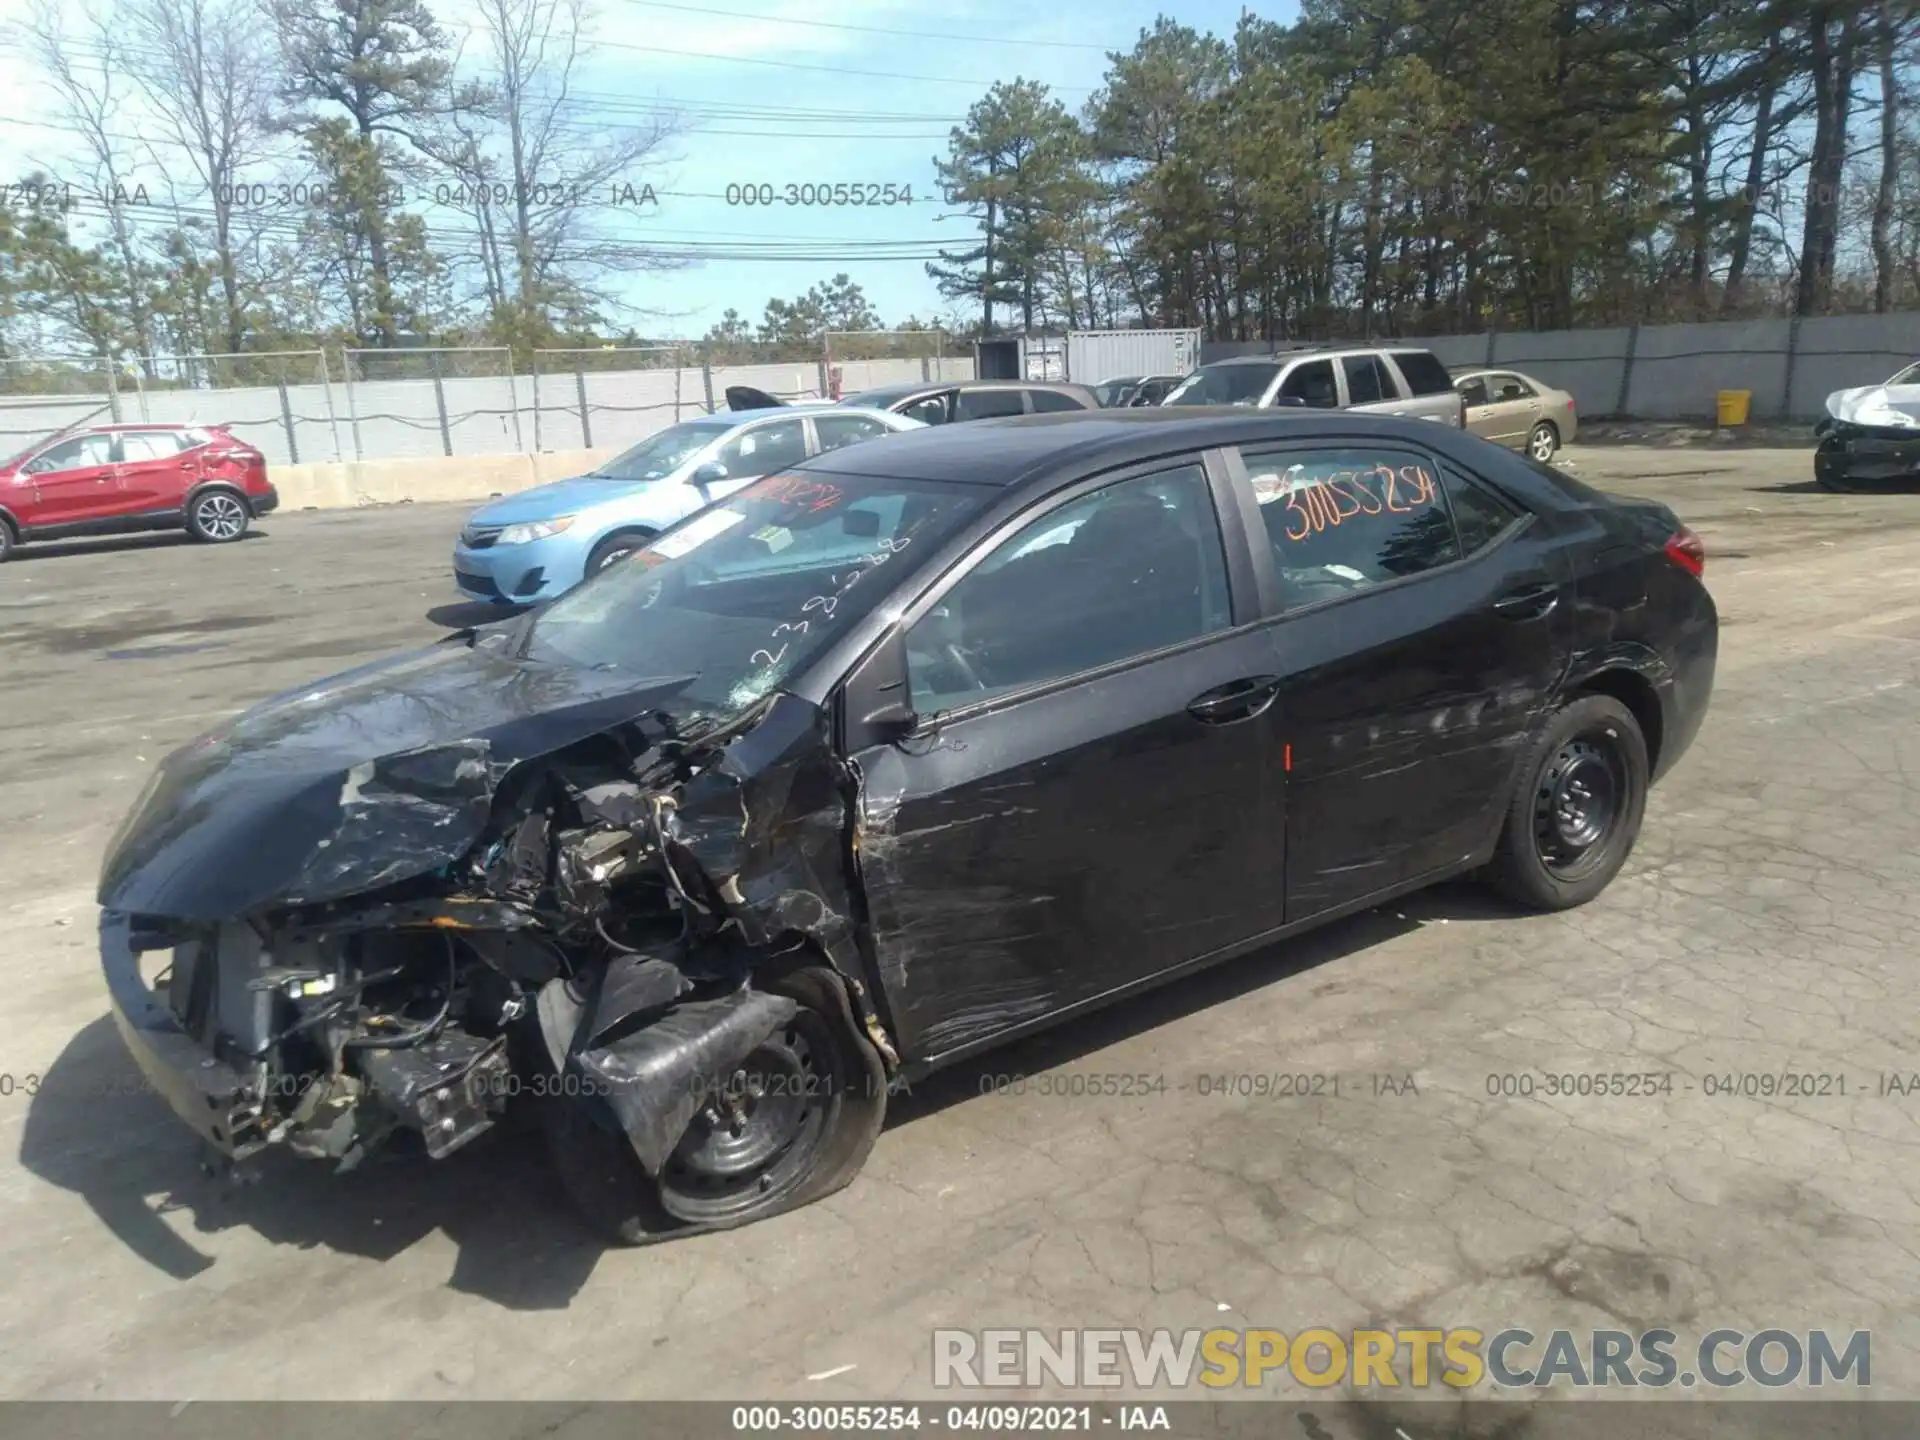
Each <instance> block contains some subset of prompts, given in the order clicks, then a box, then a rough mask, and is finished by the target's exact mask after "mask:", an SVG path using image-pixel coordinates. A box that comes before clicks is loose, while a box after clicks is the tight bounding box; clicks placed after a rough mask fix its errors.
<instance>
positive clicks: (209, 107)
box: [123, 0, 275, 352]
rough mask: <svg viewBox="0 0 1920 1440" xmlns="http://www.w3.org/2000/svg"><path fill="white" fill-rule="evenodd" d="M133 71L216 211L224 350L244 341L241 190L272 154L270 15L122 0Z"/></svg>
mask: <svg viewBox="0 0 1920 1440" xmlns="http://www.w3.org/2000/svg"><path fill="white" fill-rule="evenodd" d="M123 4H124V9H123V13H124V15H125V17H126V22H127V27H128V34H129V35H130V36H131V37H132V40H133V42H134V43H133V45H132V46H131V47H130V49H131V51H132V55H133V62H132V70H133V74H134V77H135V78H136V79H137V80H138V81H139V83H140V88H141V90H142V91H143V92H144V94H145V96H146V99H147V102H148V103H149V104H150V105H151V106H152V107H153V110H154V112H155V114H156V115H157V116H158V118H159V121H160V125H161V128H162V129H163V130H164V131H165V138H166V139H167V140H168V141H170V142H171V143H172V144H173V145H175V146H177V147H178V148H179V149H180V150H181V151H183V152H184V153H185V154H186V156H187V158H188V160H189V162H190V163H191V164H192V166H193V168H194V172H195V173H196V174H197V175H198V176H199V178H200V183H201V185H202V186H203V187H204V188H205V191H206V194H207V198H208V203H209V205H210V207H211V209H212V212H213V247H214V266H215V270H216V271H217V273H218V275H219V280H220V294H221V317H220V318H221V326H220V331H221V333H222V335H223V338H224V342H225V345H226V348H227V350H228V351H230V352H235V351H239V350H240V349H242V348H243V347H244V345H245V342H246V334H247V314H246V311H247V307H246V304H245V302H244V301H243V299H242V297H241V281H240V272H239V264H238V260H237V255H238V253H239V251H240V250H241V248H242V240H241V237H240V236H238V235H236V233H235V231H236V225H235V219H236V217H235V213H234V196H235V189H236V186H237V184H238V182H239V180H240V178H241V177H242V176H243V175H244V174H245V173H246V171H247V169H248V167H249V166H251V165H253V164H255V163H256V162H258V161H260V160H262V159H264V158H265V157H266V154H267V150H268V144H269V136H270V133H271V129H270V127H271V124H272V119H271V113H272V101H273V97H274V91H275V76H274V73H273V69H272V66H271V64H270V62H269V60H268V58H267V57H269V56H271V55H272V53H273V49H272V36H271V34H270V33H269V32H268V30H267V27H266V23H265V17H264V16H263V15H262V14H261V12H260V10H259V8H258V7H257V6H256V5H255V4H253V3H252V0H123Z"/></svg>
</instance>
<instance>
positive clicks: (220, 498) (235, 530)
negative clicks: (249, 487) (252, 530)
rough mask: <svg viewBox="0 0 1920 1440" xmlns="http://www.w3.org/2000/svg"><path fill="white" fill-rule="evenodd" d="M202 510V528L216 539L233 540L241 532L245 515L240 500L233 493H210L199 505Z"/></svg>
mask: <svg viewBox="0 0 1920 1440" xmlns="http://www.w3.org/2000/svg"><path fill="white" fill-rule="evenodd" d="M197 508H198V509H199V511H200V528H201V530H203V531H204V532H205V533H206V534H208V535H210V536H212V537H213V538H214V539H215V540H231V539H233V537H234V536H236V535H238V534H239V533H240V527H241V525H243V524H244V523H245V519H246V517H245V515H244V513H243V512H242V511H241V509H240V502H239V501H238V500H235V499H234V498H233V497H232V496H231V495H209V496H207V498H206V499H204V500H202V501H201V502H200V504H199V506H198V507H197Z"/></svg>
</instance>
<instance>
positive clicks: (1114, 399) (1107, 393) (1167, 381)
mask: <svg viewBox="0 0 1920 1440" xmlns="http://www.w3.org/2000/svg"><path fill="white" fill-rule="evenodd" d="M1186 378H1187V377H1186V376H1184V375H1123V376H1121V377H1120V378H1119V379H1117V380H1102V381H1101V382H1100V383H1099V384H1098V385H1095V386H1094V387H1093V394H1094V398H1095V399H1096V400H1098V401H1099V402H1100V404H1101V407H1102V408H1103V409H1109V410H1113V409H1119V408H1121V407H1122V406H1126V405H1158V404H1159V403H1160V402H1161V401H1162V400H1164V399H1166V398H1167V396H1168V395H1169V394H1170V393H1171V392H1172V391H1173V389H1174V387H1175V386H1177V385H1178V384H1179V383H1180V382H1181V381H1182V380H1184V379H1186Z"/></svg>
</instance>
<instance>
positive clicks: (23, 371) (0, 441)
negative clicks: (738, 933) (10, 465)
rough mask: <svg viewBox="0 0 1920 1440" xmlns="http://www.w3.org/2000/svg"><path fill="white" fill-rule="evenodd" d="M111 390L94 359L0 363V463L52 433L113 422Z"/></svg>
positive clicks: (66, 357)
mask: <svg viewBox="0 0 1920 1440" xmlns="http://www.w3.org/2000/svg"><path fill="white" fill-rule="evenodd" d="M111 388H112V387H111V381H110V378H109V372H108V367H107V363H106V361H105V360H103V359H102V358H101V357H100V356H98V355H35V356H29V357H25V358H18V359H14V358H5V359H0V458H5V457H8V456H11V455H13V454H14V453H15V452H16V451H19V450H23V449H25V448H27V447H28V446H30V445H32V444H33V443H34V442H35V441H37V440H39V439H40V437H42V436H44V435H47V434H49V433H50V432H56V431H60V430H64V429H67V428H68V427H69V426H74V427H77V426H81V425H102V424H107V423H109V422H111V421H112V420H113V419H114V418H115V416H114V406H113V398H112V394H111Z"/></svg>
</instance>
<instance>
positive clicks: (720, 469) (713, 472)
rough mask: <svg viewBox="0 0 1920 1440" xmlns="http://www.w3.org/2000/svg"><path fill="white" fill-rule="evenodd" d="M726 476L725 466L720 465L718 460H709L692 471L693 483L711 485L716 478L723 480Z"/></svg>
mask: <svg viewBox="0 0 1920 1440" xmlns="http://www.w3.org/2000/svg"><path fill="white" fill-rule="evenodd" d="M726 478H727V467H726V466H724V465H722V464H721V463H720V462H719V461H718V460H709V461H707V463H706V464H704V465H702V466H701V467H700V468H699V469H698V470H696V471H694V472H693V483H694V484H696V485H711V484H712V483H713V482H714V481H716V480H724V479H726Z"/></svg>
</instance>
